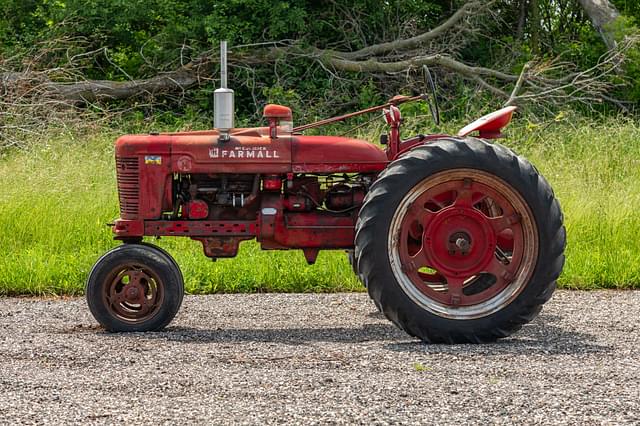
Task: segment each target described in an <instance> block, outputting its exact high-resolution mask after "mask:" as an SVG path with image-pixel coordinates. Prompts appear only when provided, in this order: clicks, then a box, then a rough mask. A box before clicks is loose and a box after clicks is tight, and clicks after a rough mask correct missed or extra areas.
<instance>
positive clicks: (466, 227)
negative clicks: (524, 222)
mask: <svg viewBox="0 0 640 426" xmlns="http://www.w3.org/2000/svg"><path fill="white" fill-rule="evenodd" d="M422 241H423V244H424V249H425V255H426V257H427V259H428V261H429V262H430V264H432V265H433V267H434V268H435V269H437V270H439V271H442V272H443V273H445V275H449V274H451V275H453V276H463V275H464V276H470V275H474V274H477V273H480V272H481V271H482V270H483V269H484V268H485V267H486V266H487V265H488V264H489V262H490V261H491V260H492V258H493V253H494V252H495V247H496V235H495V233H494V232H493V229H492V228H491V226H490V224H489V223H488V221H487V219H486V217H485V216H484V215H483V214H482V213H480V212H479V211H477V210H476V209H473V208H466V207H463V208H460V207H450V208H446V209H443V210H441V211H440V212H438V213H437V214H436V216H435V217H434V218H433V220H432V221H430V223H429V225H428V226H427V227H426V228H425V230H424V235H423V239H422Z"/></svg>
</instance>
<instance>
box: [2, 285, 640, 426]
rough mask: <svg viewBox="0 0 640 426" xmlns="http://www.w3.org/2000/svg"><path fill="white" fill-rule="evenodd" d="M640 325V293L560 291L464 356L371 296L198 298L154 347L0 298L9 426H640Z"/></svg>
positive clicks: (44, 306)
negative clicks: (516, 325)
mask: <svg viewBox="0 0 640 426" xmlns="http://www.w3.org/2000/svg"><path fill="white" fill-rule="evenodd" d="M639 325H640V291H636V292H631V291H628V292H589V293H584V292H566V291H559V292H557V293H556V295H555V296H554V298H553V299H552V301H551V302H549V303H548V304H547V305H546V307H545V309H544V310H543V312H542V314H541V315H540V316H539V317H538V319H537V320H536V321H534V322H533V323H532V324H530V325H528V326H526V327H525V328H524V329H523V330H522V331H521V332H519V333H517V334H516V335H515V336H513V338H510V339H507V340H504V341H502V342H500V343H497V344H491V345H454V346H446V345H425V344H422V343H420V342H417V341H415V340H413V339H411V338H409V337H408V336H406V335H405V334H404V333H402V332H400V331H398V330H397V329H396V328H395V327H394V326H392V325H391V324H390V323H388V322H387V321H386V320H384V319H383V318H381V317H380V315H379V314H377V313H376V310H375V308H374V307H373V304H372V303H371V302H369V300H368V298H367V296H366V295H364V294H320V295H318V294H313V295H312V294H309V295H284V294H261V295H215V296H192V297H186V298H185V301H184V304H183V306H182V310H181V312H180V313H179V314H178V317H177V318H176V320H175V321H174V322H173V324H172V326H171V327H170V328H168V329H167V330H166V331H165V332H161V333H146V334H139V333H135V334H109V333H105V332H103V331H102V330H100V329H99V328H98V327H97V326H95V325H94V321H93V319H92V318H91V316H90V314H89V312H88V310H87V308H86V306H85V304H84V300H82V299H66V300H60V299H55V300H36V299H14V298H7V299H0V423H2V424H16V423H19V422H21V423H38V424H42V423H53V424H58V423H83V424H84V423H88V424H114V423H115V424H118V423H134V422H140V423H143V424H176V423H177V424H192V423H198V424H227V423H246V424H265V423H294V424H301V423H302V424H310V423H334V424H335V423H338V424H343V423H348V424H353V423H358V424H363V423H366V424H388V423H392V424H393V423H412V424H416V423H422V424H454V423H462V424H469V423H472V424H487V423H493V424H496V423H497V424H513V423H515V424H525V423H526V424H555V423H558V424H567V423H568V424H600V423H607V424H619V423H628V424H630V423H636V424H637V423H638V422H640V399H639V398H640V335H639Z"/></svg>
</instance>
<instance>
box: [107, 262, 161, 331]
mask: <svg viewBox="0 0 640 426" xmlns="http://www.w3.org/2000/svg"><path fill="white" fill-rule="evenodd" d="M104 283H105V284H104V287H103V291H102V301H103V304H104V306H105V307H106V309H107V310H108V311H109V314H110V315H112V316H113V317H115V318H117V319H119V320H121V321H124V322H128V323H136V324H139V323H142V322H145V321H148V320H150V319H151V318H153V317H154V316H155V315H156V314H157V313H158V311H159V310H160V307H161V306H162V303H163V301H164V297H165V285H164V281H163V280H161V279H160V277H159V276H158V275H157V274H156V273H155V272H154V271H152V270H151V269H149V268H147V267H145V266H144V265H139V264H135V263H127V264H124V265H120V266H118V267H115V268H113V269H112V270H111V272H110V273H109V274H108V276H107V279H106V280H105V281H104Z"/></svg>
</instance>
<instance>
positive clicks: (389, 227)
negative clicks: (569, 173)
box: [355, 138, 566, 343]
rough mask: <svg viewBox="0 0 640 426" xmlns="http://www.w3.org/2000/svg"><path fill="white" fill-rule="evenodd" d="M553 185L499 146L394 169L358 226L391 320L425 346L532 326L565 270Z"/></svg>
mask: <svg viewBox="0 0 640 426" xmlns="http://www.w3.org/2000/svg"><path fill="white" fill-rule="evenodd" d="M565 243H566V234H565V229H564V226H563V217H562V212H561V211H560V206H559V204H558V202H557V200H556V199H555V197H554V195H553V191H552V189H551V187H550V186H549V184H548V183H547V182H546V180H545V179H544V178H543V177H542V176H541V175H540V174H539V173H538V172H537V170H536V169H535V168H534V167H533V166H532V165H531V164H530V163H529V162H528V161H526V160H524V159H522V158H520V157H518V156H517V155H516V154H514V153H513V152H512V151H510V150H508V149H507V148H504V147H502V146H499V145H494V144H489V143H487V142H484V141H482V140H478V139H472V138H465V139H460V138H446V139H441V140H438V141H434V142H432V143H429V144H426V145H422V146H419V147H416V148H414V149H412V150H411V151H409V152H408V153H406V154H405V155H403V156H402V157H400V158H398V159H397V160H395V161H393V162H392V163H391V164H390V165H389V166H388V167H387V169H386V170H385V171H383V172H382V173H381V174H380V176H379V178H378V179H377V180H376V182H375V183H374V184H373V185H372V187H371V189H370V191H369V193H368V194H367V196H366V198H365V202H364V205H363V207H362V208H361V210H360V213H359V218H358V222H357V225H356V242H355V250H356V251H355V258H356V259H357V269H358V272H359V275H360V277H361V278H362V279H363V280H364V282H365V283H366V286H367V290H368V292H369V295H370V296H371V298H372V299H373V300H374V301H375V302H376V305H379V306H380V307H381V309H382V311H383V313H384V314H385V316H386V317H387V318H389V319H390V320H391V321H392V322H393V323H395V324H396V325H397V326H398V327H400V328H401V329H403V330H405V331H406V332H407V333H409V334H410V335H413V336H416V337H418V338H420V339H422V340H424V341H427V342H434V343H436V342H446V343H468V342H469V343H481V342H490V341H494V340H496V339H498V338H502V337H506V336H509V335H510V334H512V333H513V332H515V331H517V330H518V329H520V328H521V327H522V325H523V324H525V323H527V322H529V321H531V320H532V319H533V318H534V317H535V316H536V315H537V314H538V312H539V311H540V310H541V308H542V305H543V304H544V303H545V302H546V301H547V300H548V299H549V298H550V297H551V295H552V294H553V291H554V289H555V284H556V279H557V278H558V276H559V275H560V272H561V270H562V266H563V264H564V247H565Z"/></svg>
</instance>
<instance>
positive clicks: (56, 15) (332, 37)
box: [0, 0, 640, 116]
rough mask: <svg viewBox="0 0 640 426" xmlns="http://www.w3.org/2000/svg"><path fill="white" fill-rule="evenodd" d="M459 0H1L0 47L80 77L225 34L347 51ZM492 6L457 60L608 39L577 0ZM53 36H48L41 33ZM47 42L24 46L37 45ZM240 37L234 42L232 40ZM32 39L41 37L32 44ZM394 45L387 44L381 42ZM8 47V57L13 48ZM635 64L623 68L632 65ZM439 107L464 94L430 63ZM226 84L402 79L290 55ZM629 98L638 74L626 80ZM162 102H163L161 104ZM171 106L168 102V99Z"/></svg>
mask: <svg viewBox="0 0 640 426" xmlns="http://www.w3.org/2000/svg"><path fill="white" fill-rule="evenodd" d="M464 3H465V2H464V1H458V0H431V1H422V0H389V1H385V2H380V1H377V0H332V1H328V2H317V1H313V0H225V1H202V0H138V1H135V2H132V1H130V0H4V1H3V2H2V4H1V5H0V12H2V14H1V15H0V16H1V17H0V58H2V59H3V60H5V61H6V60H9V59H11V60H12V61H13V62H11V61H9V62H8V63H10V64H11V66H12V67H13V68H14V69H12V71H20V70H21V69H25V68H29V69H55V68H56V67H59V66H61V65H63V64H65V63H68V62H69V61H71V60H72V61H73V63H74V64H75V65H78V66H80V67H81V70H82V73H83V75H84V76H86V77H87V78H92V79H104V80H116V81H117V80H120V81H125V80H128V79H136V78H147V77H153V76H155V75H157V74H158V73H159V72H162V71H167V70H173V69H175V68H177V67H179V66H181V65H184V64H186V63H189V62H190V61H193V60H195V59H197V58H199V57H200V56H201V55H202V53H203V52H206V51H208V50H215V49H216V45H217V42H218V40H221V39H227V40H229V44H230V45H231V46H235V47H234V49H235V50H236V51H238V52H250V51H251V50H250V46H249V47H247V46H246V45H252V46H255V45H257V44H258V45H259V44H261V43H268V42H278V41H280V42H283V43H290V44H291V43H292V44H295V45H296V46H298V47H313V48H319V49H329V50H331V49H333V50H337V51H343V52H348V51H356V50H358V49H363V48H365V47H367V46H371V45H374V44H379V43H382V42H388V41H392V40H396V39H402V38H408V37H411V36H413V35H416V34H419V33H421V32H424V31H426V30H428V29H430V28H433V27H434V26H436V25H437V24H438V23H440V22H442V21H444V20H445V19H446V18H448V17H449V16H451V15H452V14H453V13H454V12H455V11H456V10H458V9H459V8H460V7H461V6H462V5H463V4H464ZM493 3H494V5H493V6H492V8H491V13H490V14H487V15H485V16H483V17H478V19H477V21H475V22H474V25H473V26H472V27H471V26H470V27H469V28H463V29H461V30H460V31H459V33H460V34H458V35H457V36H456V37H457V38H456V37H452V38H450V39H449V40H448V41H450V42H451V43H452V44H455V45H453V46H451V50H452V52H453V53H454V54H455V56H456V58H457V59H459V60H461V61H464V62H465V63H468V64H472V65H478V66H484V67H488V68H496V69H503V70H504V69H506V70H509V71H510V72H512V73H515V74H518V73H519V72H520V71H521V70H522V68H523V66H524V64H526V63H527V62H529V61H531V60H532V59H533V58H539V59H540V58H542V59H546V60H549V61H551V60H558V58H560V59H561V60H562V61H568V62H573V63H575V64H576V65H577V66H578V67H581V68H589V67H591V66H593V65H594V64H596V63H597V61H598V60H599V58H601V56H602V55H603V54H604V53H605V52H606V50H607V47H606V46H605V44H604V43H603V42H602V40H601V39H600V38H599V35H598V32H597V31H596V30H594V28H593V26H592V25H591V23H590V21H589V19H588V17H587V16H586V15H585V13H584V11H583V9H582V8H581V7H580V5H579V2H578V0H496V1H494V2H493ZM613 3H614V4H615V6H616V7H617V8H618V10H619V11H620V13H621V14H622V16H623V17H624V21H623V24H624V25H623V26H624V29H623V31H622V32H623V35H624V34H626V33H627V32H629V31H633V30H634V29H635V28H636V27H635V26H636V23H637V22H638V20H639V19H640V5H639V4H640V3H638V2H636V1H631V0H614V1H613ZM52 40H54V41H57V42H58V44H57V45H56V46H53V47H51V46H50V45H49V44H50V43H51V41H52ZM43 45H44V46H47V49H44V51H46V54H37V55H34V54H33V52H34V51H36V50H38V49H39V48H40V47H41V46H43ZM243 46H245V47H243ZM41 50H42V49H41ZM391 57H393V53H391ZM16 58H17V59H16ZM638 68H639V66H638V64H637V63H634V64H631V65H630V66H629V68H628V70H629V72H630V75H632V76H637V75H639V74H640V71H638ZM439 77H440V78H439V80H440V81H441V83H442V84H443V85H445V86H446V91H445V95H446V97H447V101H448V105H449V107H450V109H456V108H459V107H461V106H462V105H463V103H464V102H465V101H466V96H467V95H468V94H469V93H468V92H465V91H464V87H461V86H460V82H459V81H456V80H454V79H450V78H448V75H447V73H445V72H443V73H440V75H439ZM233 78H234V79H235V81H233V83H234V88H235V89H236V90H237V91H238V92H239V93H238V94H239V99H238V104H239V108H240V111H241V115H242V114H244V115H245V116H246V115H250V114H252V113H255V111H256V107H255V105H256V104H260V103H264V102H266V101H279V102H288V103H292V104H294V107H295V106H296V104H297V105H299V106H300V107H301V108H302V105H303V104H304V105H305V107H306V108H308V107H309V105H315V106H317V107H318V113H324V111H322V109H323V105H325V104H326V103H327V102H331V109H332V110H333V111H335V110H340V109H348V108H352V107H354V106H366V105H368V104H370V103H375V102H378V101H380V100H381V99H383V98H384V97H385V96H387V95H389V94H392V93H393V92H394V91H397V90H402V88H403V87H404V80H403V78H402V76H398V78H397V79H396V80H397V84H396V83H393V82H392V83H390V82H389V81H390V79H389V78H381V75H380V73H378V75H376V73H362V72H361V73H357V72H356V73H351V74H350V75H349V78H343V77H341V76H335V75H332V74H331V73H327V70H326V69H323V67H322V65H321V64H313V65H309V62H308V61H305V60H303V59H302V58H300V59H297V58H296V57H295V56H290V57H287V59H286V60H282V61H275V64H274V65H271V64H270V65H269V66H268V67H266V66H265V67H260V66H256V67H246V66H245V67H243V66H237V67H236V68H235V69H234V70H233ZM212 88H213V83H211V84H210V85H209V86H200V87H199V89H198V90H197V91H194V92H192V93H191V94H190V96H189V97H188V99H186V100H185V99H180V102H181V104H182V105H183V106H184V107H185V108H191V109H195V110H198V109H203V110H206V109H209V108H210V101H209V99H210V92H211V90H212ZM625 94H626V95H627V96H629V99H628V100H630V101H638V100H640V83H638V82H636V83H635V86H634V88H633V90H630V91H627V92H625ZM172 105H173V104H172ZM174 106H175V105H174Z"/></svg>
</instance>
